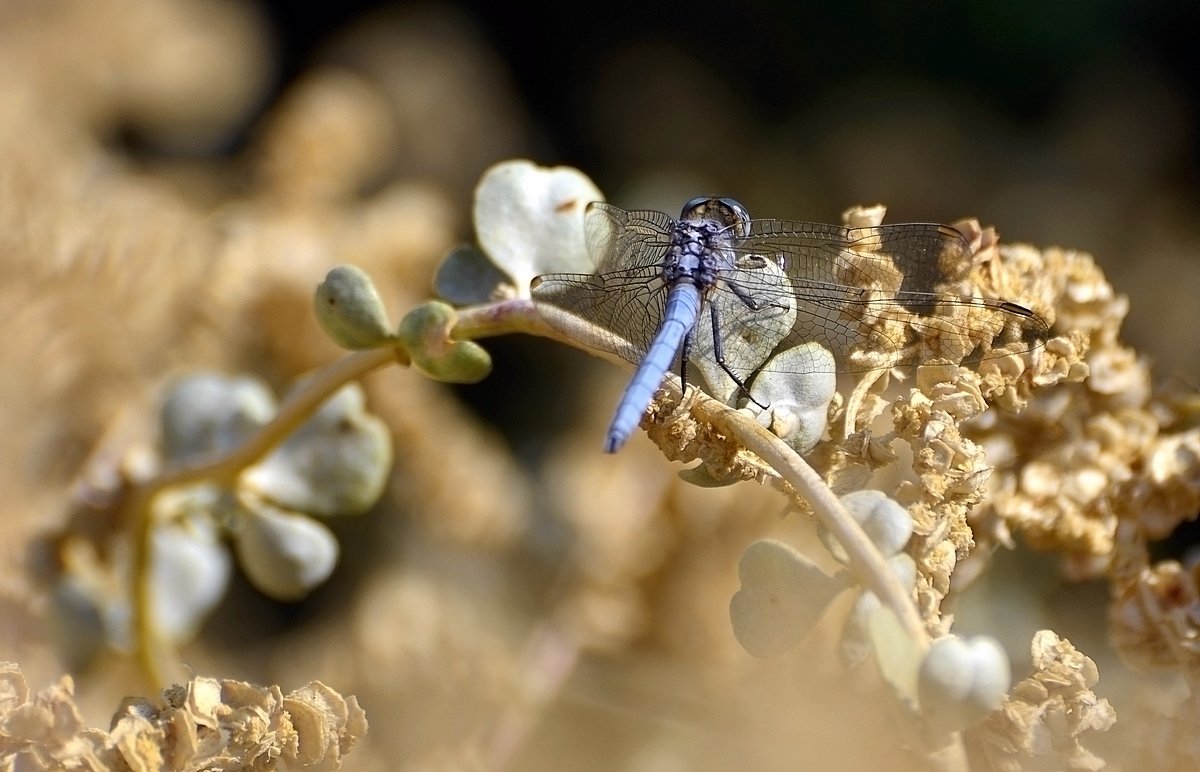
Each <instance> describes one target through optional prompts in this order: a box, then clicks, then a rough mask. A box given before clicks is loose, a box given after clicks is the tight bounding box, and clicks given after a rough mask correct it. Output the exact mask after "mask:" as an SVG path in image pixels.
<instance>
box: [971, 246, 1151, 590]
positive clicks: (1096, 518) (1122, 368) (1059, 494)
mask: <svg viewBox="0 0 1200 772" xmlns="http://www.w3.org/2000/svg"><path fill="white" fill-rule="evenodd" d="M1011 251H1012V252H1013V253H1014V255H1015V256H1016V259H1017V260H1018V261H1019V262H1021V263H1025V264H1029V265H1031V266H1035V267H1036V270H1035V271H1034V275H1035V276H1037V277H1038V278H1037V280H1036V282H1037V285H1038V287H1039V288H1040V289H1041V291H1042V292H1043V293H1044V295H1045V296H1048V297H1051V298H1053V300H1054V307H1055V313H1056V319H1057V323H1058V325H1059V326H1060V327H1061V328H1062V329H1066V330H1071V331H1072V335H1071V336H1070V337H1066V338H1061V339H1056V340H1052V341H1050V342H1049V343H1048V344H1047V345H1046V355H1047V357H1046V358H1047V363H1048V367H1047V368H1045V369H1044V370H1043V372H1041V373H1037V374H1035V375H1034V378H1033V380H1034V383H1036V384H1037V385H1039V386H1040V385H1043V384H1044V383H1045V382H1046V381H1047V380H1053V379H1055V378H1058V379H1059V380H1061V381H1067V382H1068V383H1069V384H1071V385H1063V386H1060V387H1057V388H1054V389H1047V390H1043V391H1040V392H1038V393H1035V394H1034V395H1033V396H1032V398H1031V399H1030V400H1029V405H1028V407H1027V409H1026V410H1024V411H1023V412H1022V413H1021V414H1020V416H1016V417H1014V416H1010V415H1004V416H994V417H992V420H990V421H989V422H987V423H986V424H980V425H979V426H978V427H977V428H978V431H977V432H976V433H975V434H974V436H976V437H978V438H979V440H980V441H981V442H982V443H983V444H985V445H986V446H988V448H989V453H990V454H991V455H992V458H993V462H994V463H995V464H996V465H997V466H998V467H999V468H1000V469H1002V470H1004V473H1003V474H1001V475H997V476H996V477H995V478H993V481H992V485H991V488H992V493H993V495H992V496H991V497H990V498H989V501H988V506H987V508H986V509H985V510H984V511H983V512H981V513H980V514H979V516H978V520H977V522H976V525H977V526H978V529H977V530H978V531H979V532H981V533H989V534H990V535H991V536H990V538H994V539H995V540H998V541H1002V542H1007V541H1009V540H1010V539H1011V536H1010V533H1011V532H1013V531H1015V532H1019V533H1020V534H1021V535H1022V536H1024V538H1025V539H1026V541H1027V542H1028V543H1030V544H1031V545H1033V546H1035V547H1038V548H1041V549H1057V550H1061V551H1063V552H1064V553H1066V554H1067V555H1068V556H1069V557H1073V560H1072V561H1071V563H1070V567H1071V568H1072V569H1073V571H1074V573H1075V574H1076V575H1088V574H1094V573H1095V572H1096V571H1097V570H1099V569H1102V568H1103V567H1104V565H1105V564H1106V562H1107V556H1108V555H1110V553H1111V551H1112V546H1113V532H1114V530H1115V528H1116V517H1115V515H1114V513H1113V511H1112V505H1111V501H1110V496H1111V493H1112V492H1113V490H1115V488H1116V487H1117V486H1118V485H1120V484H1121V483H1122V482H1124V481H1125V480H1128V479H1129V478H1130V477H1131V475H1133V474H1134V469H1135V468H1136V467H1137V465H1138V464H1139V463H1140V462H1139V459H1140V457H1141V454H1142V452H1143V449H1144V448H1145V447H1146V446H1147V445H1148V444H1149V443H1151V442H1152V441H1154V439H1155V437H1156V435H1157V433H1158V426H1157V422H1156V421H1155V419H1154V416H1153V415H1152V414H1151V413H1150V412H1149V410H1148V409H1147V403H1148V399H1149V391H1150V389H1149V382H1150V381H1149V369H1148V367H1147V366H1146V364H1145V363H1144V362H1142V361H1141V360H1139V359H1138V358H1137V356H1136V355H1135V354H1134V353H1133V351H1132V350H1130V349H1128V348H1127V347H1124V346H1122V345H1121V344H1120V343H1119V331H1120V326H1121V323H1122V321H1123V320H1124V317H1125V314H1126V312H1127V311H1128V307H1129V304H1128V300H1127V299H1126V298H1124V297H1122V296H1119V295H1117V294H1116V293H1115V292H1114V291H1113V288H1112V286H1111V285H1110V284H1109V283H1108V282H1107V281H1106V280H1105V278H1104V275H1103V274H1102V273H1101V272H1100V269H1099V268H1098V267H1097V266H1096V265H1095V262H1094V260H1093V259H1092V258H1091V256H1090V255H1086V254H1083V253H1080V252H1075V251H1070V250H1060V249H1048V250H1046V251H1044V252H1041V253H1038V252H1036V251H1035V250H1033V249H1032V248H1029V247H1014V248H1012V250H1011ZM1081 354H1085V357H1084V359H1083V362H1082V364H1080V363H1079V356H1080V355H1081ZM1079 368H1085V369H1086V372H1088V373H1089V377H1088V378H1087V379H1086V380H1084V381H1082V382H1080V383H1077V384H1073V383H1071V382H1074V381H1076V380H1078V379H1077V378H1076V377H1075V374H1076V373H1075V371H1076V370H1077V369H1079Z"/></svg>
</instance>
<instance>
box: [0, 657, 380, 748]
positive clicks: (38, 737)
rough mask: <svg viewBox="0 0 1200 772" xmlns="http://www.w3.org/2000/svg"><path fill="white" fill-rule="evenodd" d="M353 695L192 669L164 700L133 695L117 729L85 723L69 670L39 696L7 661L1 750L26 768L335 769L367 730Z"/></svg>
mask: <svg viewBox="0 0 1200 772" xmlns="http://www.w3.org/2000/svg"><path fill="white" fill-rule="evenodd" d="M366 731H367V720H366V714H365V713H363V711H362V708H360V707H359V706H358V701H357V700H356V699H355V698H354V697H353V696H351V697H348V698H345V697H342V696H341V695H340V694H338V693H337V692H335V691H334V690H332V689H330V688H329V687H327V686H325V685H324V684H322V683H320V682H319V681H313V682H312V683H310V684H308V685H307V686H304V687H301V688H300V689H297V690H295V691H293V692H291V693H290V694H288V695H286V696H285V695H284V694H283V693H282V692H281V691H280V689H279V687H278V686H270V687H259V686H254V685H252V684H248V683H245V682H242V681H232V680H220V681H218V680H216V679H213V678H203V677H199V676H196V677H193V678H192V680H191V681H190V682H188V683H187V684H181V685H176V686H172V687H170V688H168V689H166V690H165V691H164V692H163V700H162V701H161V702H158V703H155V702H151V701H149V700H143V699H132V698H131V699H127V700H125V702H124V703H123V705H122V706H121V708H120V709H118V710H117V712H116V714H115V715H114V716H113V720H112V725H111V729H110V730H109V731H107V732H105V731H103V730H100V729H93V728H86V727H84V725H83V720H82V718H81V717H80V715H79V710H78V708H77V707H76V705H75V700H74V684H73V682H72V680H71V678H70V676H64V677H63V678H62V679H61V680H60V681H59V682H58V683H57V684H54V685H53V686H50V687H47V688H46V689H43V690H41V691H40V692H38V693H37V694H36V695H33V696H32V697H31V696H30V694H29V689H28V686H26V683H25V679H24V677H23V676H22V675H21V671H20V668H19V667H17V665H15V664H13V663H11V662H9V663H2V664H0V759H8V763H11V764H15V765H16V768H20V769H27V770H57V769H64V768H68V769H89V770H96V771H97V772H103V771H104V770H113V771H114V772H116V771H117V770H131V769H132V770H146V771H147V772H149V771H150V770H180V772H185V771H188V772H190V771H191V770H197V771H198V770H264V772H265V770H289V769H291V770H299V769H308V770H336V769H339V768H340V767H341V762H342V757H343V756H345V755H346V754H347V753H349V752H350V750H351V749H352V748H353V747H354V745H355V744H356V743H357V742H358V741H359V740H360V739H361V738H362V737H363V735H365V734H366Z"/></svg>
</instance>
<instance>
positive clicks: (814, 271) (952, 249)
mask: <svg viewBox="0 0 1200 772" xmlns="http://www.w3.org/2000/svg"><path fill="white" fill-rule="evenodd" d="M673 223H674V220H672V219H671V218H670V217H669V216H667V215H665V214H663V213H661V212H645V211H632V212H626V211H624V210H621V209H618V208H616V207H613V206H609V205H606V204H593V205H592V206H590V207H589V209H588V219H587V238H588V245H589V249H590V250H591V254H592V255H593V257H594V258H595V259H596V264H597V272H596V273H595V274H548V275H545V276H541V277H539V278H538V279H537V280H535V283H534V287H533V296H534V298H536V299H537V300H539V301H543V302H548V303H551V304H553V305H555V306H558V307H560V308H562V309H563V310H565V311H568V312H570V313H572V314H574V315H575V316H579V317H582V318H583V319H585V320H587V321H589V322H591V323H592V325H593V326H594V327H595V328H596V339H595V340H593V341H591V342H592V343H594V344H599V345H601V346H603V347H606V348H609V350H617V351H618V353H620V354H621V355H622V356H625V358H627V359H629V360H630V361H632V362H634V363H635V364H636V363H637V362H638V361H639V359H640V358H641V356H642V354H644V352H645V351H646V350H647V348H648V347H649V346H650V343H651V341H652V340H653V338H654V335H655V333H656V332H657V330H658V328H659V326H660V324H661V321H662V315H663V303H664V299H665V297H666V290H667V288H666V287H664V286H663V282H662V279H661V263H662V260H663V257H664V255H665V254H666V250H667V248H668V240H669V234H670V229H671V227H672V224H673ZM732 251H733V256H732V264H731V265H728V266H726V267H725V268H724V269H722V271H721V273H720V279H719V280H718V282H717V283H716V285H715V286H714V287H713V288H712V290H711V291H710V292H709V294H708V296H707V298H706V303H705V307H704V309H703V310H702V311H701V314H700V318H699V319H698V321H697V323H696V328H695V336H694V339H693V341H692V348H691V350H690V351H689V352H688V361H689V365H690V369H689V372H696V373H697V374H700V375H702V376H703V378H704V380H705V381H706V384H707V385H708V386H709V388H710V390H711V391H712V392H713V393H714V394H715V395H716V396H723V395H725V394H727V393H728V391H729V389H731V388H737V385H736V382H735V381H734V380H733V379H732V378H730V375H729V374H730V373H731V374H732V375H733V378H736V379H737V381H740V382H742V383H745V382H747V381H748V380H749V378H750V376H751V375H752V374H753V373H754V372H755V371H756V370H758V369H761V368H762V367H763V365H764V363H765V362H767V361H768V360H769V359H770V358H771V357H772V356H773V355H774V354H776V353H778V352H780V351H783V350H787V349H791V348H795V347H797V346H800V345H801V344H804V343H807V342H810V341H815V342H817V343H820V344H821V345H823V346H825V347H826V348H828V349H829V350H830V351H831V352H832V353H833V355H834V357H835V360H836V367H837V370H838V371H839V372H858V371H864V370H872V369H879V368H883V367H894V366H912V365H918V364H921V363H924V362H931V361H936V360H945V361H950V362H968V363H970V362H977V361H979V360H981V359H986V358H987V357H989V356H996V355H1000V354H1001V353H1008V352H1013V351H1024V350H1029V349H1032V348H1035V347H1036V346H1038V345H1040V344H1041V343H1042V342H1044V341H1045V340H1046V339H1047V338H1048V337H1049V329H1048V327H1047V325H1046V323H1045V322H1044V321H1043V320H1042V319H1041V318H1039V317H1038V316H1037V315H1036V314H1034V313H1032V312H1031V311H1029V310H1028V309H1025V308H1023V307H1021V306H1019V305H1016V304H1015V303H1009V302H1006V301H1002V300H992V299H985V298H978V297H969V296H967V295H965V294H964V285H963V279H964V277H965V276H966V274H967V272H968V271H969V270H970V267H971V257H972V255H971V250H970V245H969V244H968V243H967V242H966V240H965V239H964V238H963V236H962V234H960V233H959V232H958V231H957V230H955V229H953V228H950V227H948V226H944V225H932V224H923V223H915V224H896V225H884V226H877V227H870V228H846V227H842V226H838V225H828V224H822V223H809V222H800V221H789V220H751V221H750V222H749V225H748V231H747V235H745V236H742V237H739V238H736V239H735V240H734V246H733V250H732ZM956 293H957V294H956ZM714 333H715V334H714ZM614 342H624V343H627V344H628V345H626V346H624V347H623V348H621V347H620V346H614V345H611V344H613V343H614ZM606 344H608V345H606ZM1001 347H1003V348H1001ZM722 362H723V365H722ZM808 364H810V365H811V367H810V370H809V371H812V370H813V369H814V368H820V369H827V368H828V365H827V364H823V363H822V364H817V363H816V361H815V360H814V361H813V362H811V363H808ZM802 366H803V363H802V364H801V365H795V364H793V365H792V367H794V368H797V369H800V368H801V367H802Z"/></svg>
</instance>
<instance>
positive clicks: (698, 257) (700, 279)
mask: <svg viewBox="0 0 1200 772" xmlns="http://www.w3.org/2000/svg"><path fill="white" fill-rule="evenodd" d="M729 247H730V233H729V228H728V227H727V226H724V225H721V224H719V223H717V222H714V221H712V220H680V221H678V222H676V223H675V227H674V229H673V230H672V232H671V247H670V249H668V250H667V254H666V255H665V256H664V257H663V266H662V268H663V274H662V278H663V282H665V283H666V284H667V285H668V286H674V285H675V284H678V283H679V282H682V281H687V282H691V283H692V284H695V285H696V287H697V288H698V289H700V290H701V291H702V292H703V291H705V290H707V289H708V288H709V287H712V286H713V285H714V284H715V283H716V281H717V279H718V277H719V276H720V274H721V272H722V271H724V270H728V269H729V268H730V267H731V266H732V265H733V254H732V252H731V251H730V249H729Z"/></svg>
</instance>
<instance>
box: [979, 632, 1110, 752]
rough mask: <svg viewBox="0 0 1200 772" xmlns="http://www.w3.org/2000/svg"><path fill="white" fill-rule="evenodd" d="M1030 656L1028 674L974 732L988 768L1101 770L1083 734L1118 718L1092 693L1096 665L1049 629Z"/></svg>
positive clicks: (1038, 637) (1101, 729)
mask: <svg viewBox="0 0 1200 772" xmlns="http://www.w3.org/2000/svg"><path fill="white" fill-rule="evenodd" d="M1031 652H1032V654H1033V673H1032V674H1031V675H1029V676H1028V677H1027V678H1025V679H1024V680H1022V681H1021V682H1020V683H1018V684H1017V685H1016V686H1015V687H1013V689H1012V691H1011V692H1010V693H1009V696H1008V699H1007V700H1006V701H1005V703H1004V705H1003V707H1001V708H1000V710H998V711H997V712H995V713H993V714H992V715H991V717H990V718H988V719H987V721H986V722H984V724H983V726H982V727H981V728H980V729H979V735H980V739H981V740H982V742H983V746H984V749H985V751H986V752H987V755H988V758H989V761H990V762H991V765H992V768H993V769H996V770H999V771H1000V772H1017V770H1098V769H1101V768H1102V767H1104V761H1103V760H1102V759H1100V758H1098V757H1096V756H1095V755H1094V754H1092V753H1091V752H1090V751H1088V750H1087V748H1085V747H1084V746H1083V742H1082V741H1083V738H1084V735H1086V734H1088V733H1091V732H1105V731H1107V730H1108V729H1109V728H1111V727H1112V725H1113V724H1114V723H1115V722H1116V720H1117V717H1116V712H1115V711H1114V710H1113V708H1112V706H1111V705H1110V704H1109V702H1108V700H1106V699H1101V698H1099V697H1097V696H1096V694H1095V693H1094V692H1093V691H1092V687H1093V686H1095V685H1096V682H1097V681H1099V680H1100V674H1099V671H1098V670H1097V669H1096V663H1094V662H1093V661H1092V660H1091V659H1089V658H1088V657H1086V656H1084V655H1083V654H1081V653H1080V652H1079V651H1077V650H1076V649H1075V647H1074V646H1072V645H1071V643H1070V641H1067V640H1065V639H1063V638H1059V637H1058V636H1057V635H1055V634H1054V633H1053V632H1050V631H1049V630H1042V631H1041V632H1039V633H1037V634H1036V635H1035V636H1034V638H1033V643H1032V645H1031Z"/></svg>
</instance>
